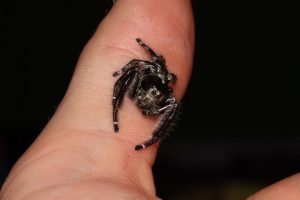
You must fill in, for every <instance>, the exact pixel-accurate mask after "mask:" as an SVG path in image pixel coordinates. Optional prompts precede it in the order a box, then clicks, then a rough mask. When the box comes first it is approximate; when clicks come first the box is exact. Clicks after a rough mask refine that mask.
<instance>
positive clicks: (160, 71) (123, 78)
mask: <svg viewBox="0 0 300 200" xmlns="http://www.w3.org/2000/svg"><path fill="white" fill-rule="evenodd" d="M136 41H137V42H138V43H139V44H140V45H141V46H142V47H143V48H144V49H145V50H146V51H147V52H148V53H149V54H150V56H151V57H152V60H151V61H147V60H138V59H133V60H131V61H130V62H129V63H128V64H127V65H126V66H125V67H123V68H122V69H121V70H119V71H116V72H114V73H113V76H114V77H116V76H119V75H120V78H119V79H118V80H117V81H116V83H115V86H114V91H113V101H112V105H113V121H114V131H115V132H118V131H119V127H118V118H117V114H118V110H119V108H120V106H121V103H122V100H123V98H124V95H125V93H126V92H128V94H129V97H130V98H131V99H133V100H135V102H136V105H137V106H138V107H139V108H140V109H141V111H142V113H143V114H144V115H145V116H154V115H161V117H160V123H159V124H158V126H157V128H156V129H155V130H154V132H153V134H152V137H151V138H150V139H148V140H146V141H145V142H143V143H142V144H138V145H136V146H135V150H141V149H144V148H146V147H149V146H151V145H152V144H154V143H156V142H157V141H158V140H159V139H162V138H164V137H165V136H166V135H167V132H168V129H169V127H170V125H171V123H172V121H173V120H174V117H175V113H176V110H177V102H176V99H175V97H174V96H173V91H172V89H171V88H170V87H169V86H168V83H169V82H173V83H174V82H176V76H175V75H174V74H172V73H169V72H168V70H167V67H166V65H165V59H164V57H163V56H159V55H157V54H156V53H155V52H154V51H153V50H152V49H151V48H150V47H148V46H147V45H146V44H145V43H144V42H143V41H142V40H141V39H138V38H137V39H136Z"/></svg>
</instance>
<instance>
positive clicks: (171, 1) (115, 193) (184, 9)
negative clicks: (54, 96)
mask: <svg viewBox="0 0 300 200" xmlns="http://www.w3.org/2000/svg"><path fill="white" fill-rule="evenodd" d="M137 37H139V38H141V39H142V40H143V41H144V42H145V43H146V44H148V45H149V46H150V47H151V48H153V50H154V51H156V52H157V53H158V54H162V55H163V56H164V57H165V58H166V61H167V63H166V64H167V67H168V69H169V71H170V72H172V73H174V74H176V75H177V77H178V80H177V82H176V84H175V85H172V86H171V87H172V88H173V89H174V92H175V97H176V98H177V99H178V100H180V98H181V97H182V96H183V94H184V91H185V89H186V87H187V84H188V80H189V77H190V73H191V67H192V58H193V49H194V24H193V16H192V11H191V4H190V2H189V1H188V0H163V1H162V0H118V1H117V2H116V4H115V5H114V7H113V9H112V10H111V11H110V13H109V14H108V16H107V17H106V18H105V19H104V20H103V21H102V22H101V24H100V25H99V27H98V29H97V31H96V32H95V34H94V36H93V37H92V38H91V40H90V41H89V42H88V44H87V45H86V46H85V48H84V50H83V52H82V54H81V56H80V59H79V61H78V64H77V66H76V69H75V72H74V75H73V78H72V81H71V83H70V86H69V88H68V91H67V92H66V95H65V97H64V99H63V101H62V102H61V104H60V105H59V107H58V109H57V111H56V113H55V114H54V116H53V117H52V118H51V120H50V122H49V123H48V124H47V126H46V127H45V128H44V130H43V131H42V133H41V134H40V136H39V137H38V138H37V139H36V141H35V142H34V143H33V144H32V146H31V147H30V148H29V149H28V150H27V151H26V153H25V154H24V155H23V156H22V157H21V158H20V159H19V161H18V162H17V163H16V165H15V166H14V168H13V169H12V171H11V172H10V174H9V177H8V178H7V180H6V182H5V184H4V185H3V187H2V189H1V193H0V199H1V200H21V199H22V200H40V199H43V200H50V199H51V200H53V199H56V200H60V199H63V200H66V199H72V200H76V199H91V200H92V199H113V200H119V199H120V200H123V199H130V200H132V199H139V200H143V199H157V197H156V195H155V187H154V182H153V176H152V171H151V167H152V165H153V162H154V160H155V156H156V152H157V148H158V144H155V145H153V146H151V147H150V148H147V149H145V150H143V151H138V152H137V151H134V147H135V145H136V144H139V143H141V142H143V141H144V140H145V139H147V138H148V137H149V136H150V134H151V133H152V132H153V130H154V128H155V124H156V123H157V120H155V119H150V118H147V117H144V116H142V114H141V112H140V110H139V109H138V108H137V107H136V105H135V103H134V102H132V101H131V100H129V99H128V98H126V97H125V98H124V103H123V105H122V107H121V109H120V112H119V125H120V131H119V133H118V134H115V133H114V131H113V124H112V106H111V101H112V90H113V85H114V83H115V81H116V79H115V78H114V77H112V73H113V72H114V71H116V70H119V69H120V68H122V67H123V66H125V64H127V63H128V62H129V61H130V60H132V59H133V58H138V59H149V57H148V55H147V53H146V52H145V51H144V50H143V49H142V48H141V47H140V46H139V45H138V44H137V43H136V41H135V38H137ZM299 185H300V175H295V176H292V177H290V178H288V179H286V180H283V181H281V182H279V183H277V184H275V185H273V186H270V187H268V188H266V189H264V190H262V191H261V192H258V193H257V194H255V195H253V196H252V197H250V199H251V198H252V199H251V200H253V199H254V200H264V199H268V200H277V199H278V200H279V199H284V200H286V199H289V200H294V199H299V196H300V195H299V189H298V188H299V187H298V186H299ZM297 197H298V198H297Z"/></svg>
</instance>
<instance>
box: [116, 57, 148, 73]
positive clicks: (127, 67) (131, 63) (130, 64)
mask: <svg viewBox="0 0 300 200" xmlns="http://www.w3.org/2000/svg"><path fill="white" fill-rule="evenodd" d="M139 64H140V65H143V64H145V61H143V60H138V59H133V60H132V61H130V62H129V63H127V65H125V67H123V68H122V69H121V70H119V71H116V72H114V73H113V76H114V77H116V76H119V75H120V74H123V73H125V72H126V71H127V70H129V69H130V68H132V67H135V66H137V65H139Z"/></svg>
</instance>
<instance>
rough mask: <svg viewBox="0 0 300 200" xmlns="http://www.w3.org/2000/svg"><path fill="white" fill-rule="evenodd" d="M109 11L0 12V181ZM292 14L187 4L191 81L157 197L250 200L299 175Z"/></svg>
mask: <svg viewBox="0 0 300 200" xmlns="http://www.w3.org/2000/svg"><path fill="white" fill-rule="evenodd" d="M110 7H111V1H109V0H105V1H104V0H103V1H96V0H90V1H79V0H69V1H58V0H51V1H46V0H44V1H34V0H28V1H21V0H14V1H9V2H6V3H5V4H4V3H3V2H2V3H1V4H0V23H1V24H0V25H1V27H0V30H1V37H0V42H1V45H0V46H1V62H0V64H1V72H0V74H1V79H0V88H1V98H0V101H1V102H0V103H1V104H0V105H1V115H0V119H1V121H0V123H1V124H0V183H1V181H3V178H4V177H5V176H6V174H7V173H8V171H9V169H10V168H11V166H12V165H13V163H14V162H15V161H16V160H17V158H18V157H19V156H20V155H21V154H22V153H23V152H24V151H25V149H26V148H27V147H28V146H29V145H30V144H31V143H32V142H33V140H34V139H35V138H36V136H37V135H38V134H39V132H40V131H41V129H42V128H43V127H44V125H45V124H46V123H47V121H48V120H49V118H50V117H51V115H52V114H53V112H54V111H55V109H56V107H57V105H58V104H59V102H60V100H61V99H62V97H63V95H64V93H65V91H66V89H67V86H68V83H69V81H70V78H71V75H72V73H73V70H74V66H75V64H76V61H77V59H78V56H79V53H80V52H81V50H82V48H83V46H84V44H85V43H86V42H87V41H88V39H89V38H90V37H91V36H92V34H93V32H94V30H95V29H96V27H97V25H98V23H99V22H100V21H101V20H102V19H103V17H104V16H105V14H106V12H107V10H109V8H110ZM296 8H297V7H296V5H295V4H294V2H292V1H230V0H229V1H216V0H215V1H214V0H209V1H201V0H200V1H196V0H195V1H193V9H194V15H195V26H196V51H195V58H194V69H193V75H192V79H191V82H190V86H189V88H188V91H187V93H186V96H185V98H184V99H183V108H184V112H183V114H182V115H181V116H180V118H181V120H180V121H179V123H178V127H177V129H176V131H175V132H174V134H173V135H172V137H170V138H169V139H168V140H166V141H165V142H164V144H163V145H162V146H161V148H160V152H159V155H158V159H157V162H156V164H155V166H154V174H155V180H156V185H157V192H158V194H159V196H160V197H163V198H167V199H184V198H181V196H180V195H182V194H183V193H185V194H188V193H193V192H191V190H192V189H193V188H196V189H195V190H197V191H198V193H199V194H197V195H198V196H197V195H196V196H197V197H194V196H193V197H192V196H191V197H185V198H186V199H197V198H199V197H200V196H201V195H202V196H201V198H205V197H206V198H207V199H226V198H225V197H224V196H225V195H218V194H224V191H225V189H226V188H225V189H224V187H225V185H226V186H228V185H230V184H229V183H234V184H233V185H234V187H233V188H235V189H236V190H241V189H240V186H241V185H246V186H247V187H248V186H249V183H254V184H253V185H254V186H253V185H251V184H250V186H249V187H248V189H247V191H249V192H253V191H251V189H249V188H251V187H252V188H253V190H255V189H258V188H260V187H261V186H264V185H267V184H269V183H272V182H274V181H277V180H279V179H281V178H283V177H286V176H289V175H291V174H293V173H296V172H298V171H299V168H300V167H299V166H300V160H299V158H300V146H299V143H300V134H299V110H298V108H297V107H298V104H299V99H297V98H296V97H297V95H298V92H299V89H298V73H296V69H297V68H299V66H300V65H299V44H298V41H297V40H298V36H299V31H298V29H297V27H298V26H299V21H298V20H297V18H296V17H297V12H296V11H297V10H296ZM1 152H2V153H1ZM1 176H2V178H1ZM235 183H237V184H235ZM244 183H246V184H244ZM191 188H192V189H191ZM199 188H205V189H203V190H205V191H204V192H203V191H201V189H199ZM254 188H255V189H254ZM227 189H228V188H227ZM210 191H211V193H212V194H207V193H209V192H210ZM216 191H218V192H216ZM220 191H221V192H220ZM222 192H223V193H222Z"/></svg>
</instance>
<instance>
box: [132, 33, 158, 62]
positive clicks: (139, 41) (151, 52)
mask: <svg viewBox="0 0 300 200" xmlns="http://www.w3.org/2000/svg"><path fill="white" fill-rule="evenodd" d="M136 41H137V42H138V43H139V44H140V45H141V46H142V47H143V48H144V49H146V51H148V53H149V54H150V55H151V57H152V59H153V60H157V59H158V56H157V55H156V53H155V52H154V51H153V50H152V49H151V48H150V47H149V46H148V45H146V44H145V43H144V42H143V41H142V40H141V39H139V38H136Z"/></svg>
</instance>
